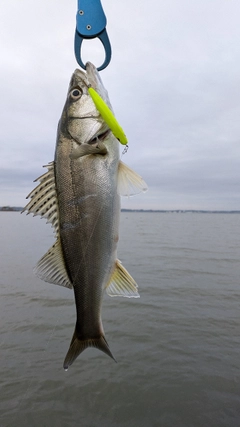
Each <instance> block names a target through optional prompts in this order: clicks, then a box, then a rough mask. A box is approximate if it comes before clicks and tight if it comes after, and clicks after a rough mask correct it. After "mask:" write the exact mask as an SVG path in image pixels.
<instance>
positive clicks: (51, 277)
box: [23, 62, 147, 370]
mask: <svg viewBox="0 0 240 427" xmlns="http://www.w3.org/2000/svg"><path fill="white" fill-rule="evenodd" d="M89 87H92V88H93V89H94V90H95V91H96V92H97V93H98V94H99V96H100V97H101V98H102V99H103V101H104V102H105V103H106V105H107V106H108V107H109V108H110V110H111V111H113V110H112V106H111V103H110V100H109V96H108V92H107V90H106V89H105V87H104V85H103V83H102V80H101V78H100V75H99V73H98V71H97V69H96V67H95V66H94V65H93V64H92V63H90V62H88V63H87V64H86V71H82V70H79V69H76V70H75V72H74V73H73V75H72V78H71V81H70V84H69V89H68V93H67V99H66V102H65V105H64V108H63V112H62V115H61V118H60V121H59V124H58V130H57V141H56V148H55V156H54V161H52V162H50V163H48V164H47V165H46V166H45V167H46V168H47V172H45V173H44V174H43V175H41V176H40V177H39V178H37V179H36V180H35V182H36V181H39V184H38V185H37V186H36V188H35V189H33V190H32V191H31V192H30V194H29V195H28V196H27V198H28V199H30V200H29V202H28V203H27V205H26V206H25V208H24V210H23V211H25V212H26V213H27V214H29V213H32V214H33V215H34V216H36V215H40V216H41V217H42V218H45V219H46V220H47V223H50V224H51V225H52V227H53V228H54V232H55V238H56V240H55V242H54V244H53V246H52V247H51V248H50V249H49V250H48V251H47V252H46V254H45V255H43V256H42V258H41V259H40V260H39V261H38V263H37V265H36V267H35V269H34V272H35V274H36V275H37V276H38V277H39V278H40V279H42V280H44V281H46V282H49V283H53V284H57V285H60V286H65V287H67V288H69V289H72V290H73V291H74V296H75V304H76V325H75V330H74V334H73V337H72V340H71V342H70V346H69V349H68V351H67V354H66V357H65V360H64V363H63V367H64V369H65V370H68V368H69V366H70V365H72V363H73V362H74V361H75V359H76V358H77V357H78V356H79V355H80V354H81V353H82V352H83V351H84V350H85V349H87V348H88V347H94V348H97V349H99V350H101V351H102V352H104V353H105V354H107V355H108V356H109V357H111V358H112V359H114V360H115V358H114V356H113V354H112V352H111V350H110V347H109V345H108V343H107V340H106V338H105V334H104V330H103V325H102V320H101V309H102V300H103V295H104V292H105V291H106V293H107V294H108V295H109V296H111V297H115V296H123V297H127V298H138V297H139V293H138V286H137V283H136V282H135V280H134V279H133V277H132V276H131V275H130V274H129V273H128V271H127V270H126V269H125V268H124V266H123V265H122V263H121V262H120V261H119V260H118V258H117V243H118V240H119V218H120V196H121V195H125V196H130V195H133V194H136V193H139V192H141V191H146V190H147V184H146V183H145V181H144V180H143V179H142V177H141V176H140V175H138V174H137V173H136V172H134V171H133V170H132V169H131V168H129V167H128V166H127V165H126V164H125V163H123V162H122V161H121V160H120V154H119V141H118V139H117V138H116V137H115V136H114V135H113V133H112V132H111V129H110V128H109V127H108V125H107V123H106V122H105V121H104V119H103V117H102V116H101V114H100V113H99V111H98V110H97V109H96V106H95V104H94V102H93V100H92V99H91V96H90V95H89V91H88V88H89Z"/></svg>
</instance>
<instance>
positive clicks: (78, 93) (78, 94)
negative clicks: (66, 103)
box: [70, 88, 82, 101]
mask: <svg viewBox="0 0 240 427" xmlns="http://www.w3.org/2000/svg"><path fill="white" fill-rule="evenodd" d="M70 96H71V98H72V99H74V101H76V100H77V99H79V98H81V96H82V92H81V91H80V89H77V88H75V89H73V90H72V91H71V92H70Z"/></svg>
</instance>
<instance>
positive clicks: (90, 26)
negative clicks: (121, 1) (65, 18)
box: [75, 0, 112, 71]
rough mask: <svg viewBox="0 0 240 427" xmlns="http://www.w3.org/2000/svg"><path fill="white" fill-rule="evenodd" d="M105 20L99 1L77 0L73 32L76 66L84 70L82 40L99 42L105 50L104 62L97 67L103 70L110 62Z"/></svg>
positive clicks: (109, 46) (110, 53)
mask: <svg viewBox="0 0 240 427" xmlns="http://www.w3.org/2000/svg"><path fill="white" fill-rule="evenodd" d="M106 25H107V19H106V16H105V14H104V11H103V8H102V5H101V1H100V0H78V11H77V26H76V32H75V56H76V60H77V62H78V64H79V65H80V66H81V67H82V68H84V69H86V67H85V65H84V64H83V62H82V58H81V47H82V42H83V39H93V38H95V37H97V38H99V40H101V42H102V44H103V47H104V49H105V61H104V62H103V64H102V65H101V66H100V67H98V70H99V71H100V70H103V69H104V68H106V66H107V65H108V64H109V62H110V60H111V55H112V52H111V45H110V41H109V38H108V35H107V31H106Z"/></svg>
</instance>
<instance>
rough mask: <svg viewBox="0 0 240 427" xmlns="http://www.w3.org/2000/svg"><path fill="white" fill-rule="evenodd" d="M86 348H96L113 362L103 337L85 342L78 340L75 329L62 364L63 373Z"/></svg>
mask: <svg viewBox="0 0 240 427" xmlns="http://www.w3.org/2000/svg"><path fill="white" fill-rule="evenodd" d="M88 347H95V348H98V349H99V350H101V351H103V352H104V353H106V354H107V355H108V356H110V357H111V358H112V359H113V360H115V359H114V357H113V355H112V353H111V350H110V348H109V346H108V343H107V341H106V339H105V337H104V335H102V336H100V338H89V339H86V340H80V339H79V338H78V337H77V333H76V328H75V331H74V334H73V337H72V341H71V344H70V347H69V350H68V352H67V355H66V357H65V360H64V363H63V367H64V369H65V371H67V370H68V368H69V366H71V365H72V364H73V362H74V360H75V359H76V358H77V357H78V356H79V354H81V353H82V352H83V351H84V350H85V349H86V348H88ZM115 362H116V360H115Z"/></svg>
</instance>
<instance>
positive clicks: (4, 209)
mask: <svg viewBox="0 0 240 427" xmlns="http://www.w3.org/2000/svg"><path fill="white" fill-rule="evenodd" d="M22 210H23V207H19V206H2V207H0V212H21V211H22ZM121 212H129V213H131V212H139V213H184V214H188V213H203V214H205V213H206V214H240V211H234V210H229V211H225V210H204V209H121Z"/></svg>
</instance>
